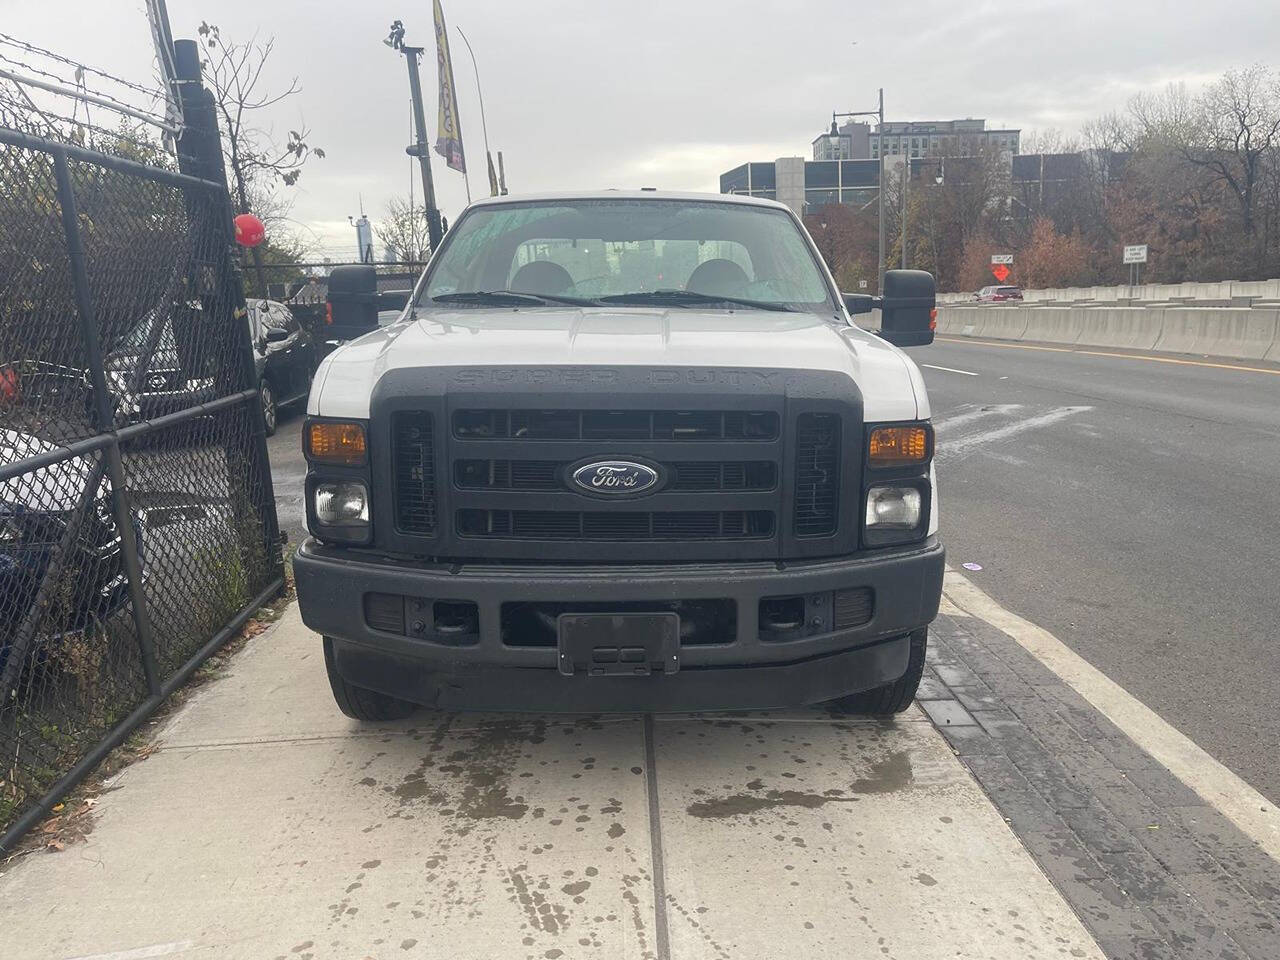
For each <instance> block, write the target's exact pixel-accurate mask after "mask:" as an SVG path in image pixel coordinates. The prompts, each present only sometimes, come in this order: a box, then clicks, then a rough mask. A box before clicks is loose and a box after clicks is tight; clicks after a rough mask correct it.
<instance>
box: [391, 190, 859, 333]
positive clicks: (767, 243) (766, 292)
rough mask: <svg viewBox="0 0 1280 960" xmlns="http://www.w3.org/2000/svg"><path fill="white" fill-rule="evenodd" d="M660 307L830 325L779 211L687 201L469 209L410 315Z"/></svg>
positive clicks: (808, 256)
mask: <svg viewBox="0 0 1280 960" xmlns="http://www.w3.org/2000/svg"><path fill="white" fill-rule="evenodd" d="M566 303H570V304H573V303H577V304H593V305H594V304H600V305H605V304H608V305H612V306H646V305H651V304H652V305H660V306H664V307H671V308H674V309H681V308H691V309H702V310H706V309H713V310H714V309H725V310H730V309H732V310H743V309H748V310H749V309H763V310H780V309H781V310H804V311H810V312H820V313H834V312H835V306H834V304H833V301H832V299H831V294H830V291H829V289H828V287H827V284H826V282H825V280H824V278H823V276H822V273H821V272H820V270H819V269H818V265H817V261H816V258H815V256H814V253H813V251H812V250H811V248H810V245H809V243H808V242H807V241H806V239H805V237H804V235H803V234H802V233H801V232H800V230H799V229H798V228H797V226H796V224H795V221H794V220H792V218H791V217H790V216H789V215H788V214H787V213H785V212H784V211H782V210H775V209H769V208H767V207H760V206H754V205H749V204H744V203H723V202H707V201H696V200H659V199H653V200H649V199H621V198H620V199H616V200H613V199H603V200H555V201H545V202H529V203H511V204H502V205H495V206H491V207H483V206H482V207H478V208H476V209H474V210H472V211H470V212H469V213H467V214H465V215H464V216H463V217H462V218H461V219H460V220H459V221H458V223H457V224H456V225H455V226H454V227H453V229H452V230H450V232H449V234H448V236H447V237H446V239H445V246H444V248H443V249H442V250H441V253H440V258H439V259H438V260H437V261H436V262H435V263H433V264H432V266H431V268H430V272H429V274H428V275H427V277H426V279H425V288H424V287H423V286H420V288H419V293H418V299H417V301H416V306H417V307H418V308H423V307H430V306H432V305H438V306H445V305H447V306H449V307H450V308H458V307H485V306H488V307H490V308H492V307H493V306H495V305H497V306H518V307H520V308H522V309H523V308H525V307H529V306H532V307H538V306H544V305H545V306H557V305H558V306H563V305H564V304H566Z"/></svg>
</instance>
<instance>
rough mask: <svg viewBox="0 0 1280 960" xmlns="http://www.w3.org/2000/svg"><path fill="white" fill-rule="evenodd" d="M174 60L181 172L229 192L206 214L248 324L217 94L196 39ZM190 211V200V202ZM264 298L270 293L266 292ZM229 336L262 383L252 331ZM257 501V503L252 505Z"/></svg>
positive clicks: (266, 498) (266, 505)
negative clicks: (206, 81) (215, 225)
mask: <svg viewBox="0 0 1280 960" xmlns="http://www.w3.org/2000/svg"><path fill="white" fill-rule="evenodd" d="M173 50H174V61H175V64H176V68H177V76H178V86H179V91H180V94H181V97H182V111H183V117H184V119H185V129H184V131H183V134H182V136H181V137H180V138H179V140H178V168H179V169H180V170H181V171H182V172H183V173H187V174H190V175H192V176H196V177H200V178H201V179H204V180H211V181H214V182H216V183H220V184H222V186H223V189H224V196H225V200H226V202H225V203H224V204H222V207H223V210H222V211H221V213H219V212H218V211H217V209H216V206H215V204H214V203H212V202H210V201H211V199H212V198H211V197H206V198H205V205H206V209H209V210H210V213H211V215H213V216H215V217H217V218H218V220H219V226H220V230H219V234H220V237H219V239H220V241H221V248H220V249H219V251H218V260H219V269H218V273H219V275H220V279H221V283H223V284H225V285H226V287H227V290H226V293H227V294H228V296H229V299H230V301H231V316H232V319H233V321H243V322H244V323H245V324H246V331H247V324H248V308H247V306H246V304H245V298H244V288H243V286H242V284H241V283H239V282H238V278H239V268H238V265H237V264H236V258H235V256H234V255H233V253H232V243H233V238H234V236H235V230H234V227H233V225H232V207H231V195H230V193H229V192H227V191H226V186H227V172H226V167H225V166H224V165H223V162H222V140H221V138H220V136H219V133H218V116H217V112H216V110H215V108H214V103H213V94H212V93H211V92H210V91H208V90H207V89H205V87H204V86H203V84H202V83H201V75H200V48H199V46H198V45H197V44H196V42H195V41H194V40H176V41H174V44H173ZM188 206H189V207H190V206H191V204H190V201H189V202H188ZM263 295H264V296H265V295H266V294H265V291H264V293H263ZM224 333H225V335H226V336H228V337H230V338H231V339H232V342H233V343H238V344H239V349H238V350H236V351H235V352H236V354H237V355H238V356H239V358H240V374H241V377H242V382H243V385H244V386H254V385H256V383H257V368H256V366H255V364H254V358H253V347H252V344H250V342H249V338H248V335H247V332H246V333H245V335H243V336H239V337H237V336H236V333H237V331H234V330H227V331H224ZM250 407H251V409H250V411H249V423H250V425H251V429H252V440H251V443H252V450H251V451H250V460H251V461H252V463H251V464H250V469H249V475H250V476H251V477H252V478H253V481H254V483H255V484H256V486H257V488H258V490H259V492H260V497H261V502H260V503H254V507H255V510H256V512H257V514H258V515H259V516H260V517H261V521H262V527H263V535H264V539H265V541H266V544H267V547H268V557H267V562H268V563H269V564H271V565H272V566H279V565H280V563H281V561H280V553H279V551H280V525H279V521H278V519H277V518H276V501H275V487H274V485H273V483H272V480H271V467H270V463H271V461H270V457H269V454H268V452H267V428H266V421H265V419H264V417H263V412H262V406H261V404H258V403H254V404H251V405H250ZM230 476H231V480H232V483H233V487H232V489H235V484H237V483H238V482H239V473H238V472H237V471H236V470H234V469H232V470H231V471H230ZM251 502H252V501H251Z"/></svg>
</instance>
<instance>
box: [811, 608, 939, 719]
mask: <svg viewBox="0 0 1280 960" xmlns="http://www.w3.org/2000/svg"><path fill="white" fill-rule="evenodd" d="M910 637H911V657H910V659H909V660H908V661H907V672H906V673H904V674H903V675H902V676H901V677H899V678H898V679H897V680H895V681H894V682H893V683H886V684H885V685H884V686H883V687H873V688H872V689H870V690H863V691H862V692H861V693H851V694H849V695H848V696H847V697H840V698H839V699H838V700H832V701H831V702H830V703H829V704H828V706H829V707H830V708H831V709H832V710H834V711H835V712H837V713H846V714H853V713H858V714H870V715H871V716H889V715H891V714H895V713H901V712H902V711H903V710H905V709H907V707H909V706H911V701H913V700H914V699H915V698H916V691H917V690H918V689H920V677H921V676H922V675H923V674H924V655H925V650H926V648H927V647H928V646H929V628H928V627H921V628H920V629H919V630H915V631H913V632H912V633H911V634H910Z"/></svg>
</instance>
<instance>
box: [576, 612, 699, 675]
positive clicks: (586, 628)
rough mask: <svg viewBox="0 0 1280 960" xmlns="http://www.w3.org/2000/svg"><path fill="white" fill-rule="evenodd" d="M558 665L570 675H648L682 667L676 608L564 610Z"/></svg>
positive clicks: (671, 671)
mask: <svg viewBox="0 0 1280 960" xmlns="http://www.w3.org/2000/svg"><path fill="white" fill-rule="evenodd" d="M557 629H558V632H559V645H558V646H559V654H560V656H559V666H560V672H561V673H562V674H564V675H565V676H566V677H571V676H573V675H574V674H575V673H578V672H583V673H586V674H587V675H588V676H592V677H647V676H649V675H650V674H652V673H653V672H655V671H659V670H660V671H661V672H662V673H675V672H676V671H678V670H679V669H680V617H679V615H678V614H675V613H562V614H560V616H559V617H558V618H557Z"/></svg>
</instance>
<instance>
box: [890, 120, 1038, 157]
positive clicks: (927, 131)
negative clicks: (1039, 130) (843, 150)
mask: <svg viewBox="0 0 1280 960" xmlns="http://www.w3.org/2000/svg"><path fill="white" fill-rule="evenodd" d="M1021 135H1022V131H1021V130H1012V129H1008V130H988V129H987V121H986V120H972V119H966V120H913V121H909V122H899V123H889V122H886V123H884V124H882V125H881V126H879V127H877V128H876V130H875V131H874V132H873V133H872V134H871V135H870V137H869V138H868V144H867V146H868V149H869V150H870V153H869V154H868V155H869V156H870V157H872V158H873V159H874V158H877V157H882V156H883V157H895V156H897V157H911V158H913V159H914V158H917V157H959V156H968V155H972V154H973V153H976V152H977V151H978V150H979V149H981V148H985V149H988V150H997V151H999V152H1001V153H1010V154H1015V155H1016V154H1017V152H1018V143H1019V140H1020V139H1021Z"/></svg>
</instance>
